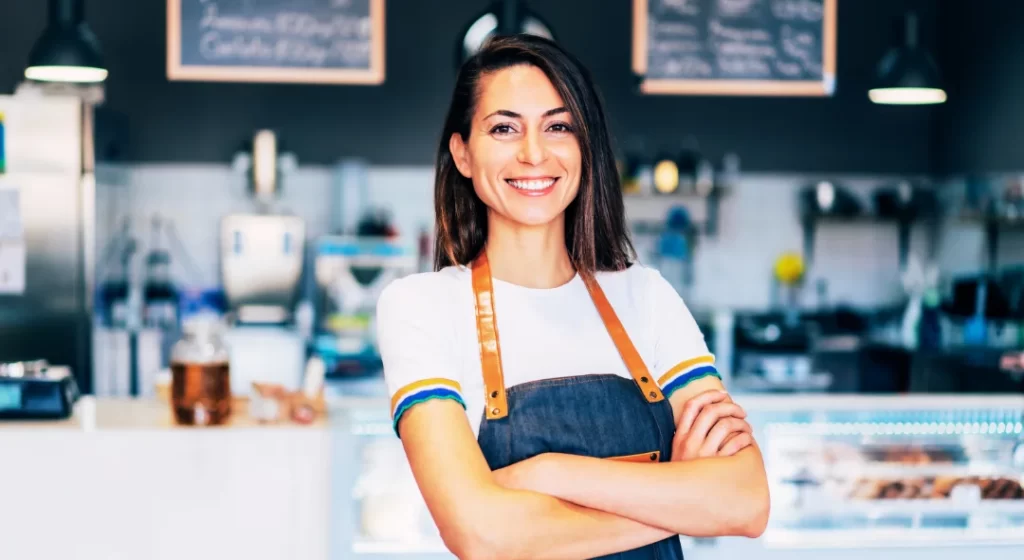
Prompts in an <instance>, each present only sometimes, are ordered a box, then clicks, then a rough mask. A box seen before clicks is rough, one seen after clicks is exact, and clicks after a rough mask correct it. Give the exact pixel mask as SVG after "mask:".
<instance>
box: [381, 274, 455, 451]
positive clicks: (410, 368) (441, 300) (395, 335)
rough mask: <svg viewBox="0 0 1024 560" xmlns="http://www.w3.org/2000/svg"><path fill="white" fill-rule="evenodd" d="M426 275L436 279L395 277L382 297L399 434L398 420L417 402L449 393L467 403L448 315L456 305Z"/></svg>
mask: <svg viewBox="0 0 1024 560" xmlns="http://www.w3.org/2000/svg"><path fill="white" fill-rule="evenodd" d="M427 280H434V279H432V278H424V277H419V278H413V277H407V278H402V279H399V280H395V281H393V282H392V283H390V284H388V286H387V287H385V288H384V290H383V291H382V292H381V295H380V298H379V299H378V300H377V345H378V350H379V352H380V355H381V360H382V361H383V363H384V380H385V383H386V384H387V389H388V395H389V396H390V397H391V418H392V422H393V425H394V428H395V434H397V435H399V437H401V434H399V433H398V421H399V420H401V418H402V415H403V414H405V413H406V412H408V411H409V409H410V408H412V407H414V406H416V405H417V404H420V403H423V402H426V401H429V400H431V399H449V400H453V401H455V402H457V403H459V404H460V405H462V407H463V408H465V407H466V403H465V400H464V399H463V397H462V385H461V384H460V379H459V375H458V368H457V366H456V363H455V362H456V360H455V353H454V341H453V338H454V336H453V334H454V333H452V332H451V330H452V329H451V323H450V321H447V320H446V319H445V318H446V317H449V316H450V309H451V306H450V305H448V306H446V305H445V302H446V299H445V297H444V294H443V293H441V292H442V291H439V290H437V289H436V288H437V287H438V286H435V285H433V284H432V283H431V282H429V281H427ZM441 287H443V286H441ZM446 307H447V309H445V308H446ZM446 311H447V313H446Z"/></svg>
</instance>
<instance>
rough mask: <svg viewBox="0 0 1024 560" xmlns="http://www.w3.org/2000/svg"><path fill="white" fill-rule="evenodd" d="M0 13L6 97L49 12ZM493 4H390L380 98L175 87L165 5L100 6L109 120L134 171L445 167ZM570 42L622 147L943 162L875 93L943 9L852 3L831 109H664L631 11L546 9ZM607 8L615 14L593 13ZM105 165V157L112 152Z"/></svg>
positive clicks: (465, 0) (288, 89) (763, 103)
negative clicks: (480, 32) (475, 22)
mask: <svg viewBox="0 0 1024 560" xmlns="http://www.w3.org/2000/svg"><path fill="white" fill-rule="evenodd" d="M5 4H6V5H5V7H4V9H3V10H2V12H0V13H2V17H0V47H2V48H0V91H11V90H13V88H14V86H15V84H16V83H17V81H18V80H20V76H21V73H22V70H23V68H24V64H25V60H26V58H27V56H28V52H29V49H30V48H31V44H32V42H33V41H34V40H35V38H36V37H37V35H38V34H39V32H40V31H41V30H42V28H43V26H44V23H45V9H46V8H45V5H46V2H44V1H42V0H33V1H13V0H6V1H5ZM486 4H487V2H486V1H484V0H443V1H440V2H438V1H434V2H425V1H423V0H390V1H388V2H387V82H386V83H385V84H384V85H383V86H380V87H356V86H349V87H339V86H308V85H251V84H202V83H183V82H168V81H167V80H166V78H165V77H164V76H165V74H164V64H165V62H164V61H165V47H164V40H165V35H164V29H165V13H164V2H162V1H160V0H145V1H129V0H87V1H86V12H87V18H88V20H89V23H90V25H91V26H92V27H93V29H94V31H95V32H96V34H97V35H98V37H99V38H100V40H101V42H102V44H103V47H104V49H105V51H106V55H107V58H108V65H109V68H110V71H111V75H110V78H109V80H108V83H107V99H108V102H107V105H106V107H105V108H104V113H105V115H104V117H108V116H111V115H113V116H115V117H118V118H115V119H112V120H104V121H103V123H104V124H109V123H112V122H113V123H120V125H121V127H123V128H122V129H111V128H106V129H105V131H107V132H108V133H109V131H110V130H118V132H119V134H121V135H123V136H122V137H124V138H126V142H125V143H124V145H123V147H122V149H121V150H120V151H119V152H118V153H116V154H114V153H108V154H106V157H114V156H116V157H120V158H124V159H129V160H133V161H150V162H165V161H221V162H227V161H229V159H230V157H231V154H232V153H233V152H234V151H235V150H236V149H237V148H238V147H239V146H240V144H241V143H242V142H244V141H245V140H246V139H248V138H249V137H250V135H251V133H252V131H253V130H254V129H256V128H258V127H273V128H276V129H278V130H280V131H281V133H282V135H283V140H284V141H285V142H287V145H288V147H289V149H291V150H293V151H294V152H296V154H297V155H298V157H299V159H300V161H304V162H319V163H330V162H334V161H336V160H337V159H338V158H340V157H342V156H350V155H358V156H364V157H367V158H369V159H370V160H371V161H372V162H374V163H377V164H429V163H430V162H431V161H432V158H433V153H434V149H435V145H436V141H437V134H438V132H439V127H440V125H441V122H442V119H443V114H444V110H445V108H446V104H447V100H448V95H449V93H450V88H451V85H452V81H453V79H454V76H455V69H454V68H453V57H454V45H455V41H456V35H457V34H458V32H459V30H460V28H462V27H463V26H464V25H465V24H466V23H467V22H468V20H469V19H470V17H472V16H473V15H474V13H475V12H477V11H479V10H480V9H482V8H483V7H484V6H485V5H486ZM531 4H532V5H533V6H534V7H535V9H537V11H538V12H540V13H541V15H542V16H544V17H545V18H546V19H547V20H548V21H549V22H550V23H551V24H552V26H553V27H554V29H555V32H556V33H557V34H558V35H559V39H560V40H561V41H562V43H563V44H565V45H566V46H567V47H568V48H569V49H570V50H572V51H573V52H574V53H576V54H577V55H578V56H579V57H580V58H581V59H582V60H583V62H584V63H585V64H586V65H588V66H589V67H590V68H591V70H592V71H593V73H594V75H595V77H596V79H597V81H598V83H599V86H600V88H601V89H602V91H603V93H604V95H605V98H606V101H607V105H608V109H609V112H610V115H611V119H612V124H613V131H614V133H615V134H616V136H617V138H618V139H619V141H620V142H624V141H626V140H627V139H630V138H641V139H643V141H644V143H645V145H646V146H647V147H648V148H649V149H650V150H652V151H654V150H657V149H662V148H672V149H674V148H677V147H678V146H680V145H681V143H682V141H683V139H684V137H685V136H687V135H694V136H695V137H696V138H697V139H698V140H699V142H700V146H701V148H702V149H704V150H705V151H706V152H707V153H708V154H709V155H712V156H713V157H717V156H720V155H721V154H722V153H724V152H725V151H727V150H734V151H736V152H737V153H739V154H740V156H741V158H742V161H743V165H744V168H745V169H747V170H762V171H766V170H767V171H772V170H776V171H811V172H844V171H851V172H923V171H929V170H930V169H931V168H932V166H933V161H932V155H933V154H934V153H935V149H934V146H933V144H932V142H931V141H930V140H929V139H930V138H931V136H932V133H933V124H934V123H933V121H934V119H933V117H934V115H935V113H936V109H934V108H921V107H917V108H914V107H909V108H908V107H897V108H892V107H878V106H874V105H872V104H871V103H869V102H868V100H867V96H866V89H867V87H868V86H869V84H870V79H871V76H872V74H873V72H874V69H875V64H876V63H877V61H878V59H879V58H880V57H881V55H882V54H883V52H884V51H885V50H886V48H887V47H888V46H889V44H890V43H891V42H892V41H893V40H894V39H895V38H894V37H893V35H892V33H891V29H892V25H891V23H892V22H893V21H894V20H895V19H896V18H898V17H899V16H900V15H901V14H902V13H903V12H904V10H905V9H906V8H907V7H916V8H917V9H918V10H919V11H920V13H921V15H922V19H923V23H922V26H923V32H924V33H923V34H924V40H925V41H926V42H932V41H934V40H935V33H933V31H934V30H935V26H936V21H937V8H936V6H937V4H936V3H935V2H934V1H932V0H843V1H841V2H840V3H839V5H840V8H839V44H838V48H839V60H838V69H839V78H838V91H837V93H836V95H835V96H834V97H833V98H827V99H751V98H699V97H654V96H640V95H638V94H636V93H635V90H634V87H633V83H634V81H633V78H632V76H631V73H630V63H629V61H630V33H631V30H630V26H631V2H629V1H627V0H607V1H602V2H595V1H593V0H544V1H541V0H533V2H532V3H531ZM595 6H603V7H606V8H605V9H600V10H599V9H596V8H595ZM101 155H103V154H101Z"/></svg>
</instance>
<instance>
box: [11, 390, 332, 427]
mask: <svg viewBox="0 0 1024 560" xmlns="http://www.w3.org/2000/svg"><path fill="white" fill-rule="evenodd" d="M326 424H327V419H326V417H325V416H323V415H321V416H320V417H319V418H318V419H317V420H316V421H314V422H313V423H312V424H299V423H296V422H292V421H278V422H260V421H258V420H256V419H254V418H252V417H251V416H250V415H249V400H248V399H245V398H236V399H235V400H234V403H232V414H231V419H230V420H229V421H228V422H227V423H225V424H223V425H220V426H181V425H178V424H176V423H175V422H174V419H173V418H172V415H171V407H170V404H169V403H167V402H166V401H163V400H159V399H127V398H126V399H114V398H101V399H97V398H94V397H88V396H87V397H82V398H81V399H79V400H78V402H77V403H76V404H75V412H74V414H73V415H72V416H71V417H70V418H68V419H66V420H35V421H3V422H0V431H5V430H82V431H95V430H135V429H149V430H154V429H155V430H231V429H247V430H251V429H260V430H279V429H284V428H294V429H306V430H316V429H323V428H324V427H325V426H326Z"/></svg>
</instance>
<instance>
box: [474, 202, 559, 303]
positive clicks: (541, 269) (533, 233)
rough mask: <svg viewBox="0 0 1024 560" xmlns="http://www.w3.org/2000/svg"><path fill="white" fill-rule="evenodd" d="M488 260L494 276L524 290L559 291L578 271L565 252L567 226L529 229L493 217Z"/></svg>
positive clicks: (488, 244)
mask: <svg viewBox="0 0 1024 560" xmlns="http://www.w3.org/2000/svg"><path fill="white" fill-rule="evenodd" d="M487 229H488V233H487V260H488V261H489V262H490V264H491V276H493V277H494V278H497V279H498V280H502V281H505V282H509V283H511V284H516V285H518V286H523V287H524V288H542V289H546V288H556V287H558V286H561V285H563V284H565V283H567V282H569V281H570V280H572V278H573V276H575V274H576V269H575V268H574V267H573V266H572V261H570V260H569V252H568V251H566V249H565V224H564V219H562V218H560V219H558V220H555V221H554V222H552V223H550V224H545V225H543V226H538V227H527V226H522V225H519V224H510V223H508V222H506V221H505V220H504V219H502V218H501V217H499V216H496V215H494V214H493V213H492V215H491V216H490V221H489V223H488V228H487Z"/></svg>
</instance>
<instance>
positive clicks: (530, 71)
mask: <svg viewBox="0 0 1024 560" xmlns="http://www.w3.org/2000/svg"><path fill="white" fill-rule="evenodd" d="M562 106H564V103H563V101H562V97H561V96H560V95H559V94H558V90H556V89H555V86H554V84H552V83H551V80H549V79H548V77H547V75H546V74H544V71H543V70H541V69H540V68H537V67H536V66H528V65H519V66H512V67H509V68H503V69H501V70H498V71H496V72H492V73H490V74H488V75H486V76H484V77H483V79H482V80H481V81H480V99H479V103H478V104H477V113H478V115H480V116H481V117H486V116H487V115H490V114H491V113H493V112H495V111H511V112H514V113H518V114H520V115H522V116H523V118H531V117H542V116H543V115H544V113H546V112H549V111H551V110H552V109H557V108H559V107H562Z"/></svg>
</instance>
